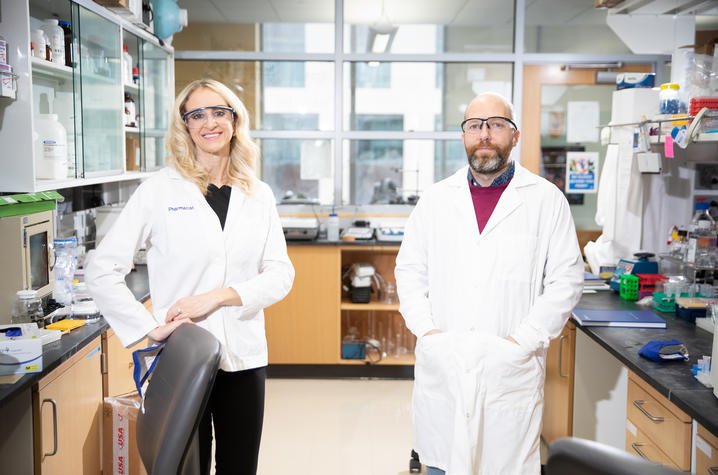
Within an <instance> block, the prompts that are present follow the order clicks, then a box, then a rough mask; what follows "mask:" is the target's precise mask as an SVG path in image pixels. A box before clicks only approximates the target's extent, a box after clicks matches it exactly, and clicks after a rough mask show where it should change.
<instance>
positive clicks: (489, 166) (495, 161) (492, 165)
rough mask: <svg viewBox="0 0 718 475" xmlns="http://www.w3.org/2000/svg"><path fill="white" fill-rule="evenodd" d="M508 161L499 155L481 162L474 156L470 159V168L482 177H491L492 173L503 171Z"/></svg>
mask: <svg viewBox="0 0 718 475" xmlns="http://www.w3.org/2000/svg"><path fill="white" fill-rule="evenodd" d="M506 161H507V160H506V159H505V158H503V157H501V156H500V155H499V154H498V153H497V154H496V156H494V157H492V158H491V159H489V160H485V161H483V162H482V161H481V160H479V159H478V158H477V157H476V156H473V155H472V156H471V158H470V159H469V166H470V167H471V169H472V170H473V171H475V172H476V173H480V174H482V175H490V174H491V173H496V172H497V171H499V170H501V168H503V166H504V165H506Z"/></svg>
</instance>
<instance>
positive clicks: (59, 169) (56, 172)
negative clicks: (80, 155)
mask: <svg viewBox="0 0 718 475" xmlns="http://www.w3.org/2000/svg"><path fill="white" fill-rule="evenodd" d="M35 132H36V134H37V138H36V139H35V176H36V177H37V178H40V179H46V180H61V179H63V178H67V132H66V131H65V127H63V126H62V124H61V123H60V122H59V121H58V120H57V114H40V115H38V116H37V118H36V120H35Z"/></svg>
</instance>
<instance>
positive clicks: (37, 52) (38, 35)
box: [30, 29, 47, 59]
mask: <svg viewBox="0 0 718 475" xmlns="http://www.w3.org/2000/svg"><path fill="white" fill-rule="evenodd" d="M30 44H31V47H32V55H33V56H35V57H36V58H40V59H47V58H46V57H45V44H46V40H45V32H44V31H42V30H39V29H36V30H32V31H31V32H30Z"/></svg>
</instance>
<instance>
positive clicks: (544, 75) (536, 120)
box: [521, 64, 653, 175]
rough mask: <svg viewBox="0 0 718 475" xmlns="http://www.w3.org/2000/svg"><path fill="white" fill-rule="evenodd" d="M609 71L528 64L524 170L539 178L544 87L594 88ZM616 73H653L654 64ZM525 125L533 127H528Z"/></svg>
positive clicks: (524, 97) (523, 114)
mask: <svg viewBox="0 0 718 475" xmlns="http://www.w3.org/2000/svg"><path fill="white" fill-rule="evenodd" d="M605 69H606V68H591V69H583V68H582V69H570V68H568V67H566V66H565V65H562V64H526V65H524V69H523V76H524V77H523V95H522V104H521V108H522V111H521V123H522V124H524V126H523V127H522V130H521V166H523V167H524V168H527V169H528V170H530V171H532V172H533V173H535V174H537V175H538V174H539V164H540V157H541V86H543V85H545V84H552V85H564V86H575V85H586V86H595V85H597V83H596V72H597V71H603V70H605ZM612 70H613V71H614V72H639V73H650V72H653V65H652V64H626V65H623V66H622V67H620V68H612ZM525 124H531V125H530V126H529V127H526V126H525Z"/></svg>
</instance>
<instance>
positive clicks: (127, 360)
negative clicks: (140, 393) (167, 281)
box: [102, 299, 152, 397]
mask: <svg viewBox="0 0 718 475" xmlns="http://www.w3.org/2000/svg"><path fill="white" fill-rule="evenodd" d="M143 305H144V306H145V308H146V309H147V310H148V311H150V312H152V300H150V299H148V300H145V302H144V303H143ZM146 346H147V345H146V340H141V341H140V342H139V343H137V344H135V345H134V346H131V347H129V348H125V347H124V346H122V343H120V339H119V338H118V337H117V335H115V332H114V331H112V329H110V330H107V331H106V332H105V333H104V334H103V335H102V354H103V358H104V363H103V367H102V395H103V396H105V397H108V396H109V397H113V396H119V395H121V394H127V393H130V392H132V391H136V390H137V388H136V386H135V380H134V378H133V372H134V370H135V365H134V362H133V361H132V352H133V351H134V350H136V349H138V348H144V347H146Z"/></svg>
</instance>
